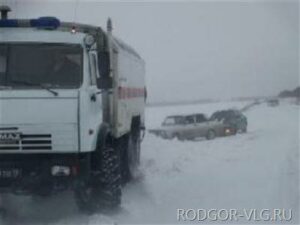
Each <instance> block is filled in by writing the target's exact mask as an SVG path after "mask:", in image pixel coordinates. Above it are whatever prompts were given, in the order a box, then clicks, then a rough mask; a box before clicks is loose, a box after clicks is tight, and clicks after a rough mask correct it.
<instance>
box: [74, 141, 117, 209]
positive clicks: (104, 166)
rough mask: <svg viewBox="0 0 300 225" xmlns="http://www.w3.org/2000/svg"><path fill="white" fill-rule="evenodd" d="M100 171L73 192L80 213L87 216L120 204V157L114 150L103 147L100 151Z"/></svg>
mask: <svg viewBox="0 0 300 225" xmlns="http://www.w3.org/2000/svg"><path fill="white" fill-rule="evenodd" d="M100 165H101V166H100V170H99V171H98V172H96V173H95V174H93V175H91V178H90V180H89V181H88V182H83V183H82V184H81V185H80V187H78V188H77V190H75V199H76V203H77V206H78V208H79V210H80V211H82V212H84V213H88V214H92V213H95V212H97V211H99V210H111V209H114V208H116V207H118V206H119V205H120V203H121V195H122V192H121V170H120V157H119V153H118V151H117V150H116V149H114V148H112V147H109V146H107V147H105V148H104V149H103V150H102V151H101V162H100Z"/></svg>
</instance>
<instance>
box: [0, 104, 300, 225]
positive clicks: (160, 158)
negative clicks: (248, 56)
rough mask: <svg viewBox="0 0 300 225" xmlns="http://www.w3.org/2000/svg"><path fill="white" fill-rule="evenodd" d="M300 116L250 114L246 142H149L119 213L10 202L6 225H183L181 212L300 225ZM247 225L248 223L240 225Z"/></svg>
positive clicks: (175, 109) (284, 108) (269, 111)
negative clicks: (255, 213)
mask: <svg viewBox="0 0 300 225" xmlns="http://www.w3.org/2000/svg"><path fill="white" fill-rule="evenodd" d="M246 104H247V103H246V102H231V103H211V104H205V105H204V104H202V105H191V106H168V107H151V108H148V109H147V125H148V128H155V127H157V126H159V125H160V123H161V121H162V120H163V118H164V117H165V116H167V115H171V114H181V113H191V112H204V113H207V114H211V113H212V112H213V111H214V110H217V109H223V108H229V107H230V108H231V107H236V108H242V107H243V106H245V105H246ZM299 112H300V111H299V106H296V105H293V104H290V103H288V102H282V103H281V104H280V106H278V107H268V106H266V105H265V104H261V105H258V106H254V107H253V108H251V109H249V110H248V111H247V112H245V114H246V116H247V117H248V124H249V126H248V132H247V133H246V134H238V135H236V136H231V137H224V138H217V139H215V140H211V141H206V140H200V141H185V142H180V141H177V140H172V141H170V140H163V139H160V138H158V137H155V136H153V135H151V134H147V135H146V138H145V140H144V142H143V152H142V164H141V171H142V176H141V178H140V179H138V180H136V181H134V182H132V183H130V184H128V185H127V186H126V187H125V189H124V193H123V203H122V206H121V209H120V210H119V211H118V212H113V213H110V214H106V215H102V214H99V215H93V216H85V215H81V214H79V213H78V211H77V209H76V207H75V205H74V202H73V200H72V195H71V194H62V195H59V196H56V197H55V198H53V199H51V200H48V201H45V202H40V203H38V202H33V201H32V200H31V199H30V198H24V197H13V198H11V197H10V201H11V203H10V204H8V203H7V202H6V201H5V200H4V199H2V200H3V201H5V202H4V203H5V204H8V206H7V207H8V209H9V210H8V215H7V218H6V219H5V220H2V221H1V220H0V224H1V225H2V224H3V225H23V224H26V225H35V224H36V225H45V224H47V225H98V224H174V223H179V222H178V221H177V209H195V210H197V209H207V210H209V209H237V210H243V209H258V210H260V209H274V208H280V209H282V208H284V209H292V210H293V220H292V221H290V223H293V224H298V222H299V199H300V196H299V151H300V150H299V149H300V148H299V143H300V135H299V126H300V122H299ZM208 222H209V221H204V222H199V221H197V220H196V221H194V223H198V224H205V223H208ZM246 222H247V221H246V220H245V218H244V219H241V220H240V221H239V222H236V223H237V224H241V223H246ZM254 222H255V221H252V223H254ZM181 223H183V222H181ZM185 223H187V222H185ZM189 223H190V222H189ZM259 224H263V222H259Z"/></svg>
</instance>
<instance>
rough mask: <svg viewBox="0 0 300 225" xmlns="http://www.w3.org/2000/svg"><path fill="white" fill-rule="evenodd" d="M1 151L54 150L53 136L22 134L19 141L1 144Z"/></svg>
mask: <svg viewBox="0 0 300 225" xmlns="http://www.w3.org/2000/svg"><path fill="white" fill-rule="evenodd" d="M0 150H52V136H51V134H22V135H21V139H20V140H19V141H14V142H8V143H0Z"/></svg>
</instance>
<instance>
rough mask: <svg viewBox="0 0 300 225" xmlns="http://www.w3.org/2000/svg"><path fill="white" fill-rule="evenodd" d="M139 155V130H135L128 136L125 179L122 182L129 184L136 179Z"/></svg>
mask: <svg viewBox="0 0 300 225" xmlns="http://www.w3.org/2000/svg"><path fill="white" fill-rule="evenodd" d="M140 154H141V130H140V129H136V130H134V131H132V132H130V134H129V135H128V139H127V149H126V155H125V161H126V163H125V177H124V179H123V180H124V181H125V182H129V181H131V180H134V179H135V178H136V177H137V173H138V168H139V165H140Z"/></svg>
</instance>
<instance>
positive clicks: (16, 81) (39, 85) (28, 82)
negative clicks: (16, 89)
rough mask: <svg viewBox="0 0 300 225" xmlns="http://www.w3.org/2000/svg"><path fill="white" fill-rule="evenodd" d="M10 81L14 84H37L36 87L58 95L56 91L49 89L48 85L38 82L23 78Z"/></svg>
mask: <svg viewBox="0 0 300 225" xmlns="http://www.w3.org/2000/svg"><path fill="white" fill-rule="evenodd" d="M11 82H12V83H15V84H24V85H28V86H37V87H41V88H43V89H45V90H47V91H49V92H50V93H52V94H53V95H54V96H58V92H56V91H54V90H52V89H50V88H49V87H47V86H45V85H43V84H39V83H34V82H30V81H25V80H24V81H23V80H11Z"/></svg>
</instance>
